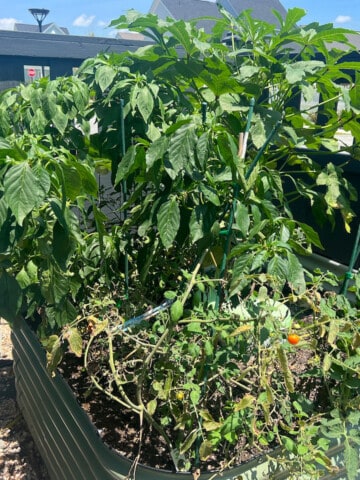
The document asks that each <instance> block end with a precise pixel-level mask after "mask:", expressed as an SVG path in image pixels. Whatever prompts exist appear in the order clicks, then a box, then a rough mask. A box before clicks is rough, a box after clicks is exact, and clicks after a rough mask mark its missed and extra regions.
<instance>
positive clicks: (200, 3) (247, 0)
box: [150, 0, 286, 26]
mask: <svg viewBox="0 0 360 480" xmlns="http://www.w3.org/2000/svg"><path fill="white" fill-rule="evenodd" d="M217 2H218V3H219V4H221V5H222V6H223V7H224V8H225V9H226V10H227V11H228V12H230V13H231V14H232V15H234V16H235V17H237V16H238V15H240V13H241V12H242V11H243V10H252V16H253V17H254V18H258V19H260V20H264V21H267V22H269V23H278V22H277V19H276V17H275V16H274V15H273V13H272V10H277V11H278V12H279V13H280V14H281V15H282V16H283V17H285V15H286V9H285V8H284V7H283V5H282V4H281V3H280V1H279V0H153V3H152V5H151V7H150V13H154V14H157V15H158V16H159V17H160V18H162V19H166V18H167V17H172V18H174V19H176V20H185V21H187V20H192V19H194V18H198V17H204V16H211V17H217V18H219V17H221V15H220V13H219V10H218V5H217ZM201 23H204V22H199V26H200V25H201Z"/></svg>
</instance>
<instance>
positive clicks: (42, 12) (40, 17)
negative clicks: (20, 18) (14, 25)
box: [29, 8, 50, 33]
mask: <svg viewBox="0 0 360 480" xmlns="http://www.w3.org/2000/svg"><path fill="white" fill-rule="evenodd" d="M29 12H30V13H31V15H32V16H33V17H34V18H35V20H36V21H37V23H38V25H39V32H40V33H41V32H42V22H43V21H44V20H45V17H46V16H47V14H48V13H49V12H50V10H46V8H29Z"/></svg>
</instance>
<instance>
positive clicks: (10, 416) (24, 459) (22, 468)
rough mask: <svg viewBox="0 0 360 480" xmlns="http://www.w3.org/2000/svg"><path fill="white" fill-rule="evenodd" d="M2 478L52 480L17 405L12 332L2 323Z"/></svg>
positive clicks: (0, 441)
mask: <svg viewBox="0 0 360 480" xmlns="http://www.w3.org/2000/svg"><path fill="white" fill-rule="evenodd" d="M0 478H1V480H50V477H49V475H48V473H47V471H46V468H45V465H44V463H43V461H42V459H41V457H40V455H39V452H38V451H37V449H36V446H35V443H34V441H33V439H32V437H31V435H30V433H29V431H28V428H27V426H26V424H25V421H24V419H23V417H22V415H21V413H20V411H19V408H18V405H17V403H16V390H15V380H14V374H13V371H12V355H11V340H10V329H9V327H8V325H7V324H6V322H5V321H4V320H2V319H0Z"/></svg>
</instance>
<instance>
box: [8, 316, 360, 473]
mask: <svg viewBox="0 0 360 480" xmlns="http://www.w3.org/2000/svg"><path fill="white" fill-rule="evenodd" d="M12 341H13V352H14V370H15V376H16V388H17V397H18V403H19V406H20V408H21V411H22V412H23V415H24V417H25V420H26V422H27V424H28V426H29V429H30V431H31V433H32V435H33V437H34V440H35V443H36V444H37V447H38V449H39V451H40V453H41V455H42V457H43V459H44V461H45V463H46V465H47V468H48V470H49V474H50V476H51V479H52V480H111V479H119V480H122V479H123V480H125V479H127V478H134V477H128V476H127V475H128V473H129V470H130V468H131V462H130V461H129V460H128V459H126V458H125V457H123V456H121V455H119V454H118V453H116V452H115V451H113V450H111V449H110V448H108V447H107V445H105V444H104V443H103V441H102V440H101V438H100V437H99V435H98V433H97V431H96V429H95V427H94V426H93V424H92V423H91V421H90V419H89V418H88V416H87V415H86V413H85V412H84V411H83V410H82V408H81V407H80V406H79V404H78V403H77V401H76V399H75V396H74V395H73V393H72V392H71V390H70V388H69V387H68V385H67V383H66V382H65V381H64V380H63V379H62V378H61V376H59V375H56V376H54V377H53V378H52V377H50V376H49V374H48V372H47V370H46V358H45V352H44V351H43V349H42V347H41V345H40V343H39V342H38V340H37V338H36V336H35V335H34V333H33V332H32V331H31V330H30V328H29V327H28V325H27V324H26V323H25V322H24V321H19V322H17V324H16V325H15V326H14V328H13V332H12ZM329 453H330V455H331V457H332V461H333V463H334V465H336V466H337V467H339V471H338V472H337V473H336V474H326V475H325V476H324V477H322V478H324V479H333V480H334V479H346V478H347V475H346V471H345V468H344V467H343V465H344V459H343V447H342V445H341V444H339V445H335V446H334V447H333V448H332V449H331V450H330V452H329ZM136 478H137V479H138V480H167V479H168V480H173V479H181V478H184V479H189V478H192V474H191V473H174V472H169V471H163V470H160V471H159V470H155V469H151V468H147V467H144V466H142V465H140V466H138V468H137V469H136ZM194 478H200V480H203V479H204V480H205V479H214V480H215V479H216V478H222V479H223V480H235V479H237V480H238V479H242V480H250V479H256V480H265V479H274V480H281V479H285V478H288V474H287V472H284V471H279V469H278V468H277V465H276V462H275V461H274V460H268V459H267V457H266V456H261V457H259V458H257V459H255V460H253V461H251V462H249V463H246V464H243V465H240V466H238V467H234V468H231V469H229V470H227V471H224V472H222V473H218V474H214V473H201V475H200V477H195V476H194ZM302 478H305V477H302ZM359 478H360V477H359Z"/></svg>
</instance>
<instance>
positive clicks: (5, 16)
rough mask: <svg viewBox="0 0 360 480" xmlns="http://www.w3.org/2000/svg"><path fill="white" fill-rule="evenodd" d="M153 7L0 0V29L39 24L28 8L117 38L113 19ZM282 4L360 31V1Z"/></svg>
mask: <svg viewBox="0 0 360 480" xmlns="http://www.w3.org/2000/svg"><path fill="white" fill-rule="evenodd" d="M199 1H200V0H199ZM263 1H264V2H266V1H267V0H263ZM151 4H152V0H132V1H127V2H124V1H123V0H98V1H96V0H41V3H40V2H38V0H35V1H34V0H32V1H22V0H16V1H14V2H11V1H6V0H0V6H1V8H0V29H12V25H13V24H14V22H15V21H16V22H21V23H36V22H35V21H34V19H33V17H32V16H31V14H30V13H29V11H28V9H29V8H46V9H48V10H50V13H49V15H48V16H47V18H46V20H45V21H44V23H51V22H54V23H56V24H57V25H59V26H61V27H67V28H68V29H69V31H70V33H71V34H73V35H89V34H95V35H97V36H102V37H108V36H113V35H114V32H113V31H112V30H111V29H110V28H106V26H107V25H108V23H109V22H110V21H111V20H113V19H115V18H118V17H119V16H120V15H121V14H122V13H124V12H125V11H126V10H128V9H130V8H134V9H135V10H138V11H140V12H144V13H146V12H148V10H149V8H150V6H151ZM282 4H283V5H284V7H285V8H291V7H301V8H304V9H305V10H306V11H307V12H308V13H307V16H306V17H305V19H304V22H307V23H309V22H313V21H317V22H319V23H329V22H330V23H334V25H336V26H342V27H345V28H352V29H355V30H358V31H360V0H282Z"/></svg>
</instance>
